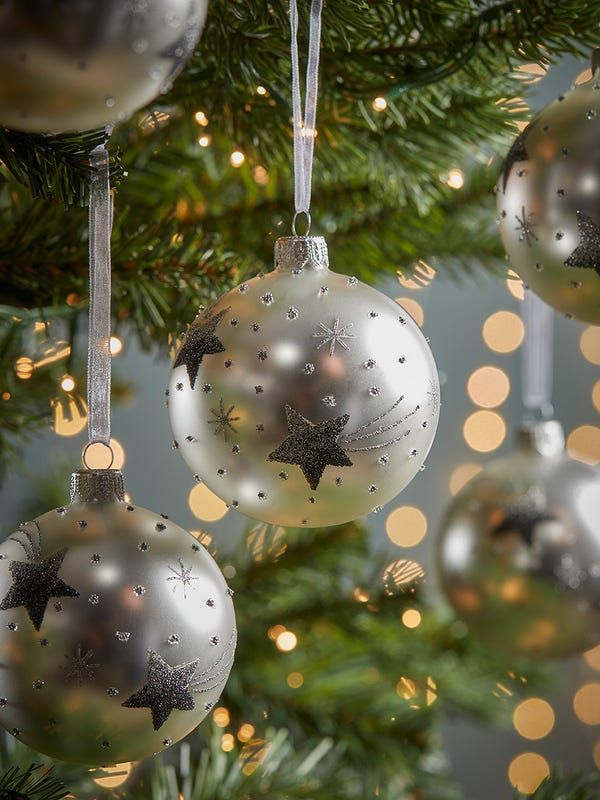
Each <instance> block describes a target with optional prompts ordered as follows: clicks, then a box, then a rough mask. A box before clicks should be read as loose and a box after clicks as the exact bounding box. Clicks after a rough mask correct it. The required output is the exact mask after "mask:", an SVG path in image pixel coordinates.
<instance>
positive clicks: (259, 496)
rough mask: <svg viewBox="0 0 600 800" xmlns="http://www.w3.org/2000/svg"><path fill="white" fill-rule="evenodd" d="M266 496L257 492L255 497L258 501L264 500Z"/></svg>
mask: <svg viewBox="0 0 600 800" xmlns="http://www.w3.org/2000/svg"><path fill="white" fill-rule="evenodd" d="M266 496H267V495H266V494H265V493H264V492H259V493H258V494H257V497H258V499H259V500H264V499H265V497H266Z"/></svg>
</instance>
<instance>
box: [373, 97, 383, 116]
mask: <svg viewBox="0 0 600 800" xmlns="http://www.w3.org/2000/svg"><path fill="white" fill-rule="evenodd" d="M371 108H372V109H373V111H377V112H381V111H385V109H386V108H387V100H386V99H385V97H375V98H374V99H373V102H372V103H371Z"/></svg>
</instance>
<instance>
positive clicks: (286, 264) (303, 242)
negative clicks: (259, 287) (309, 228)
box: [275, 236, 329, 272]
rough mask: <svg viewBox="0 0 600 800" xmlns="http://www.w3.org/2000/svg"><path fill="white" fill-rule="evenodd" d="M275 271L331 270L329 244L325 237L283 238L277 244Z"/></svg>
mask: <svg viewBox="0 0 600 800" xmlns="http://www.w3.org/2000/svg"><path fill="white" fill-rule="evenodd" d="M275 269H277V270H279V271H280V272H293V271H294V270H303V269H314V270H326V269H329V253H328V251H327V242H326V241H325V239H324V238H323V236H282V237H281V238H280V239H277V241H276V242H275Z"/></svg>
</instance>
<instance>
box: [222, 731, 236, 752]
mask: <svg viewBox="0 0 600 800" xmlns="http://www.w3.org/2000/svg"><path fill="white" fill-rule="evenodd" d="M234 747H235V739H234V738H233V734H231V733H224V734H223V736H221V750H223V752H224V753H230V752H231V751H232V750H233V748H234Z"/></svg>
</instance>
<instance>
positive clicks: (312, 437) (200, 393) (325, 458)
mask: <svg viewBox="0 0 600 800" xmlns="http://www.w3.org/2000/svg"><path fill="white" fill-rule="evenodd" d="M275 265H276V268H275V270H274V271H273V272H270V273H268V274H266V275H263V276H258V277H256V278H253V279H252V280H250V281H248V282H247V283H243V284H241V285H240V286H238V287H237V288H236V289H233V290H232V291H230V292H228V293H227V294H226V295H224V296H223V297H221V298H220V299H219V300H217V301H216V302H215V303H213V304H212V305H211V306H210V307H209V308H207V309H205V310H204V311H202V312H201V313H200V314H199V315H198V317H197V318H196V320H195V321H194V322H193V324H192V325H191V327H190V329H189V330H188V332H187V334H186V336H185V339H184V341H183V343H182V345H181V348H180V350H179V352H178V354H177V357H176V359H175V363H174V367H173V370H172V373H171V379H170V383H169V388H168V391H167V394H168V406H169V413H170V418H171V425H172V428H173V433H174V437H175V446H176V447H178V449H179V451H180V452H181V454H182V456H183V458H184V460H185V461H186V463H187V464H188V466H189V467H190V468H191V469H192V471H193V473H194V475H195V477H196V479H197V480H202V481H204V482H205V483H206V485H207V486H208V487H209V488H210V489H211V490H212V491H213V492H215V493H216V494H217V495H218V496H219V497H221V498H222V499H223V500H224V501H225V502H227V503H228V504H230V505H231V506H233V507H234V508H237V509H238V510H239V511H241V512H242V513H244V514H247V515H248V516H250V517H254V518H256V519H260V520H263V521H264V522H270V523H274V524H279V525H286V526H310V527H316V526H327V525H335V524H340V523H343V522H347V521H348V520H352V519H356V518H358V517H361V516H363V515H365V514H367V513H369V512H370V511H373V510H378V509H379V507H381V506H382V505H383V504H384V503H386V502H388V501H389V500H391V499H392V498H393V497H395V496H396V495H397V494H398V492H400V491H401V490H402V489H403V488H404V487H405V486H406V485H407V484H408V483H409V482H410V481H411V480H412V479H413V477H414V476H415V475H416V473H417V472H418V471H419V469H420V467H421V465H422V464H423V462H424V460H425V457H426V455H427V453H428V452H429V449H430V447H431V444H432V441H433V438H434V436H435V431H436V428H437V423H438V415H439V381H438V375H437V370H436V366H435V362H434V359H433V356H432V353H431V350H430V348H429V345H428V344H427V341H426V339H425V337H424V336H423V334H422V333H421V330H420V329H419V327H418V325H417V324H416V323H415V322H414V321H413V320H412V319H411V317H410V316H409V315H408V314H407V313H406V312H405V311H404V310H403V309H402V307H401V306H399V305H398V304H397V303H395V302H394V301H393V300H390V299H389V298H388V297H386V296H385V295H383V294H381V293H380V292H378V291H376V290H375V289H373V288H371V287H369V286H366V285H365V284H363V283H361V282H360V281H358V280H357V279H356V278H352V277H347V276H345V275H339V274H337V273H335V272H332V271H330V270H329V264H328V253H327V246H326V244H325V240H324V239H323V238H322V237H308V236H306V237H300V236H294V237H284V238H282V239H279V240H278V241H277V242H276V245H275Z"/></svg>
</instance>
